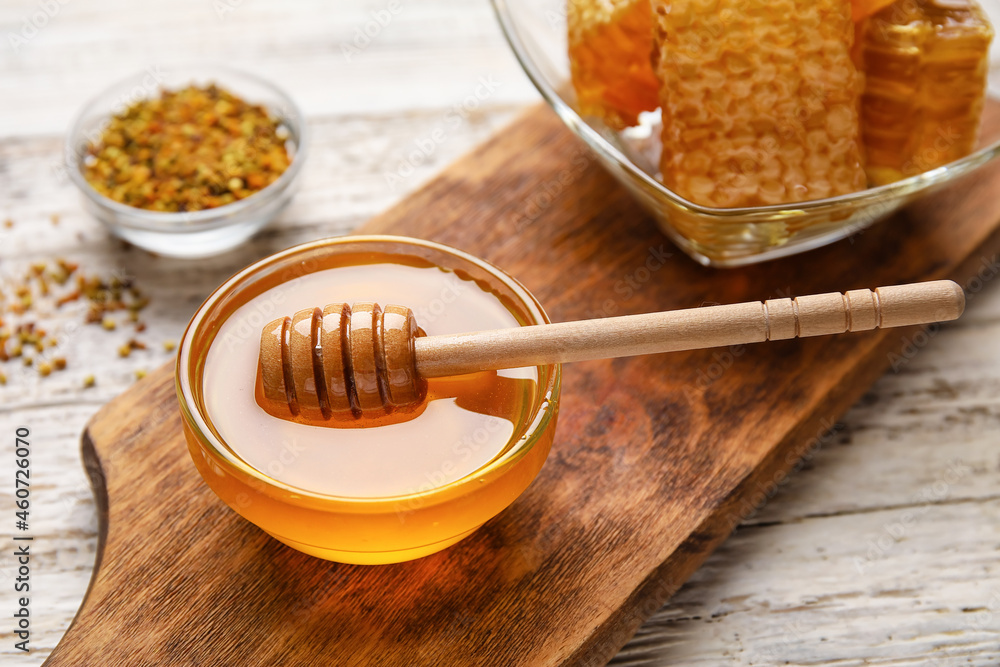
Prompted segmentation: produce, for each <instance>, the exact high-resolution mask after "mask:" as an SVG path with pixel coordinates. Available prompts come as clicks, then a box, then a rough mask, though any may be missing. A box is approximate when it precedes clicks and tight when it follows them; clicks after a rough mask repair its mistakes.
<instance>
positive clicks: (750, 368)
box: [49, 109, 1000, 665]
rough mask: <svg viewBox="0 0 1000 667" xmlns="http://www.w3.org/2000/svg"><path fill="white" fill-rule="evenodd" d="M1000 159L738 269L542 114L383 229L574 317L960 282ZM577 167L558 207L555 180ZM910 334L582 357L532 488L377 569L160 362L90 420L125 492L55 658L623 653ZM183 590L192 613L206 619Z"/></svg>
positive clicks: (981, 241) (61, 661) (977, 261)
mask: <svg viewBox="0 0 1000 667" xmlns="http://www.w3.org/2000/svg"><path fill="white" fill-rule="evenodd" d="M523 146H534V147H536V148H535V150H533V151H531V152H530V153H525V152H524V151H523V150H522V147H523ZM581 160H583V161H585V162H586V165H585V167H584V168H582V169H581V168H576V169H575V171H569V175H568V176H567V175H566V174H567V170H572V169H573V165H579V164H580V162H581ZM998 180H1000V170H998V169H997V168H990V169H988V170H986V171H984V172H982V173H980V174H978V175H976V176H974V177H972V178H969V179H966V180H965V181H964V182H963V183H961V184H958V185H956V186H955V187H952V188H950V189H948V190H946V191H943V192H941V193H939V194H938V195H936V196H935V197H933V198H931V199H928V200H925V201H924V202H923V203H922V205H921V206H920V207H917V208H915V209H913V210H910V211H909V212H908V213H905V214H903V215H900V216H897V217H896V218H895V219H893V220H891V221H888V222H886V223H883V224H882V225H879V226H876V227H874V228H872V229H870V230H869V231H867V232H866V233H864V234H861V235H860V236H858V237H855V238H854V239H851V240H850V241H845V242H842V243H839V244H836V245H834V246H831V247H828V248H825V249H822V250H820V251H816V252H813V253H811V254H810V255H808V256H805V257H799V258H791V259H788V260H782V261H778V262H773V263H770V264H766V265H762V266H758V267H751V268H746V269H739V270H735V271H728V272H719V271H713V270H710V269H705V268H703V267H700V266H698V265H695V264H694V263H693V262H690V261H688V260H687V259H685V258H683V257H681V256H679V255H677V254H676V253H675V251H673V249H672V248H671V247H670V246H669V245H668V244H666V243H665V242H664V241H663V240H662V237H661V236H660V235H659V233H658V232H656V231H655V229H654V227H653V225H652V223H651V221H649V220H648V219H647V218H646V217H645V216H644V215H643V214H642V213H641V212H640V211H639V210H638V208H637V206H636V205H635V204H634V203H633V202H632V201H631V200H630V199H629V198H628V196H627V195H626V194H625V193H624V192H623V191H621V190H620V189H619V188H618V187H617V186H616V185H615V184H614V183H613V182H612V180H611V179H610V177H608V176H607V175H606V174H604V173H603V172H602V171H601V170H599V169H598V168H597V167H596V166H595V165H594V164H593V163H592V161H590V160H589V158H588V157H587V155H586V153H585V152H583V149H582V147H581V146H580V145H578V144H577V142H576V140H575V139H574V138H572V137H571V136H570V135H569V134H568V132H567V131H566V130H565V129H563V128H562V127H561V126H560V125H559V122H558V121H557V119H556V118H555V117H554V116H553V115H552V114H551V113H550V112H549V111H548V110H544V109H535V110H533V111H531V112H530V113H529V114H528V115H527V116H525V117H524V118H522V119H521V120H520V121H519V122H517V123H516V124H515V125H513V126H512V127H511V128H509V129H508V130H507V131H505V132H501V133H500V135H499V136H498V137H496V138H495V139H494V140H492V141H490V142H489V143H487V144H486V145H485V146H483V147H482V148H481V149H479V150H477V151H476V152H475V153H474V154H472V155H471V156H469V157H468V158H466V159H464V160H463V161H461V162H459V163H458V164H456V165H455V166H453V167H452V168H450V169H449V170H447V171H446V172H445V173H444V174H443V175H442V176H440V177H439V178H437V179H435V180H434V181H433V182H431V183H430V184H429V185H428V186H427V187H426V188H424V189H423V190H421V191H420V192H418V193H417V194H415V195H414V196H412V197H410V198H409V199H408V200H406V201H405V202H404V203H403V204H401V205H400V206H398V207H397V208H395V209H393V210H392V211H390V212H388V213H386V214H385V215H383V216H380V217H379V218H378V219H376V220H374V221H373V222H372V223H370V224H369V225H367V226H366V227H365V228H364V231H365V232H369V233H370V232H376V231H377V232H385V233H390V232H391V233H407V234H412V235H419V236H422V237H425V238H431V239H433V240H436V241H441V242H445V243H449V244H451V245H454V246H457V247H459V248H461V249H464V250H467V251H470V252H473V253H476V254H479V255H482V256H484V257H485V258H486V259H489V260H491V261H493V262H494V263H497V264H498V265H500V266H502V267H504V268H505V269H507V270H508V271H510V272H511V273H513V274H514V275H516V276H518V278H519V279H521V281H522V282H524V283H525V284H526V286H527V287H528V288H529V289H531V290H532V291H533V292H534V293H535V294H536V296H538V297H539V299H540V300H541V301H542V303H544V304H545V305H546V306H547V308H548V310H549V312H550V315H552V316H553V319H555V320H568V319H574V318H581V317H587V316H593V315H594V314H600V313H604V314H607V315H612V314H618V313H629V312H642V311H645V310H652V309H664V308H676V307H682V306H691V305H697V304H699V303H701V302H704V301H707V300H709V299H710V298H711V299H719V300H725V301H727V302H736V301H745V300H749V299H751V298H763V297H766V296H770V295H775V294H777V293H778V292H779V291H784V290H787V289H788V286H789V285H794V288H795V292H796V293H806V292H826V291H833V290H835V289H848V288H855V287H871V286H874V285H877V284H891V283H897V282H904V281H914V280H920V279H926V278H943V277H952V278H955V279H957V280H959V282H961V283H965V282H966V281H967V280H968V279H969V278H970V277H971V276H973V275H975V273H976V271H978V270H980V268H981V265H982V263H983V262H988V261H990V258H991V257H992V256H993V253H995V251H996V248H997V246H998V244H1000V234H998V233H997V223H998V222H1000V201H997V200H996V198H995V197H992V196H991V191H992V189H993V188H994V187H996V185H997V183H998ZM567 181H568V185H565V186H564V187H563V188H562V190H561V191H559V192H557V193H556V194H552V193H551V192H549V193H547V196H546V197H545V198H544V204H543V203H542V199H540V198H539V193H541V192H546V191H545V189H544V186H545V184H546V183H551V182H562V183H566V182H567ZM528 206H530V209H529V208H526V207H528ZM818 267H824V269H823V270H822V271H820V270H818ZM642 268H644V269H645V271H640V269H642ZM629 279H630V280H629ZM623 286H624V287H623ZM897 345H898V338H897V337H896V336H891V337H890V336H889V335H887V334H886V332H873V333H870V334H858V335H851V336H837V337H831V338H824V339H811V340H804V341H790V342H787V343H775V344H770V345H764V346H751V347H746V348H745V349H741V350H733V351H731V356H733V358H734V359H736V361H735V362H734V363H732V364H731V365H729V366H728V368H727V369H724V370H723V372H721V374H718V373H715V372H713V365H714V364H717V361H716V360H715V359H714V358H713V357H712V356H711V353H708V352H690V353H679V354H675V355H669V356H667V355H664V356H657V357H646V358H639V359H630V360H616V361H606V362H587V363H581V364H576V365H573V366H568V367H567V368H566V373H565V385H564V392H563V409H562V415H561V417H560V419H561V423H560V432H559V434H558V436H557V441H556V445H555V447H554V448H553V452H552V454H551V456H550V459H549V461H548V462H547V464H546V466H545V468H544V469H543V471H542V473H541V475H540V477H539V478H538V480H536V482H535V483H534V484H533V485H532V486H531V487H530V488H529V489H528V491H527V492H526V493H525V494H524V495H523V496H522V497H521V498H520V499H519V500H518V501H517V502H515V504H514V505H513V506H512V507H511V508H510V509H508V510H507V511H506V512H504V513H503V514H502V515H501V516H499V517H498V518H497V519H495V520H494V521H491V522H490V523H489V524H487V526H486V527H484V529H482V530H480V531H479V532H477V533H476V534H475V535H473V536H472V537H471V538H469V539H468V540H466V541H465V542H463V543H461V544H459V545H457V546H456V547H454V548H452V549H449V550H447V551H445V552H443V553H441V554H438V555H435V556H432V557H429V558H425V559H422V560H419V561H415V562H413V563H409V564H403V565H398V566H386V567H372V568H362V567H354V566H342V565H335V564H329V563H324V562H320V561H316V560H313V559H310V558H308V557H306V556H303V555H301V554H298V553H296V552H294V551H291V550H289V549H286V548H284V547H282V546H280V545H279V544H277V543H276V542H274V541H273V540H270V539H269V538H266V537H265V536H263V535H262V534H261V533H260V531H258V530H257V529H255V528H254V527H252V526H250V525H248V524H246V523H245V522H243V521H242V520H241V519H239V518H238V517H236V516H235V515H234V514H232V513H231V512H230V511H229V510H228V509H226V508H225V507H224V506H223V505H222V504H221V503H220V502H219V501H217V500H215V498H214V497H213V496H212V495H211V494H210V492H208V491H207V489H205V487H204V485H202V484H201V483H200V480H199V479H198V478H197V475H196V473H195V471H194V468H193V465H192V464H191V463H190V461H189V460H188V459H187V453H186V450H185V448H184V446H183V444H182V442H181V440H180V437H179V430H180V429H179V418H178V417H177V415H176V412H175V407H174V405H173V396H172V385H171V382H170V373H169V369H162V370H161V371H158V372H157V373H155V374H153V375H152V376H150V377H149V378H147V379H146V380H144V381H143V382H142V383H140V384H139V385H137V387H136V390H135V391H132V392H129V393H127V394H125V395H123V396H122V397H121V398H120V399H117V400H116V401H114V402H112V403H111V404H109V405H108V406H106V407H105V408H104V409H103V410H102V411H101V412H100V413H99V415H98V416H97V417H95V419H94V421H93V422H92V423H91V425H90V427H89V429H88V432H87V435H86V440H85V452H86V453H87V458H88V460H89V461H90V464H89V465H90V470H91V474H92V477H93V478H94V479H95V485H96V486H98V487H100V486H101V485H103V486H104V487H106V490H107V492H108V494H109V498H110V501H109V504H108V506H107V508H106V517H105V520H104V521H102V528H103V529H104V537H103V544H104V548H103V556H102V558H101V561H100V566H99V567H98V569H97V572H96V574H95V577H94V580H93V582H92V585H91V588H90V591H89V594H88V597H87V599H86V601H85V603H84V605H83V607H82V608H81V610H80V613H79V615H78V617H77V619H76V621H75V622H74V624H73V626H72V627H71V629H70V630H69V632H68V633H67V635H66V637H65V639H64V640H63V642H62V643H61V644H60V645H59V646H58V647H57V648H56V650H55V651H54V652H53V653H52V655H51V657H50V660H49V663H50V664H52V665H69V664H73V665H76V664H93V663H95V662H102V663H110V664H136V663H141V664H180V663H183V664H201V663H209V664H212V663H214V662H217V661H218V660H219V656H226V660H227V661H228V662H230V663H231V664H277V663H280V664H311V663H312V662H314V661H315V660H317V657H316V656H322V657H323V659H324V660H326V661H334V662H337V663H338V664H350V665H354V664H357V665H363V664H406V665H419V664H428V665H430V664H434V665H436V664H469V665H492V664H496V665H516V664H532V665H598V664H603V663H604V662H606V661H607V660H608V659H610V658H611V657H612V656H613V655H614V653H615V652H616V650H617V649H618V648H619V647H620V646H621V645H622V644H624V642H625V641H626V640H627V638H628V637H629V636H630V635H631V634H632V633H633V632H634V631H635V629H636V628H637V627H638V626H639V625H640V623H641V622H642V620H643V619H644V618H646V617H647V616H649V615H650V614H652V613H653V612H654V611H656V609H657V608H658V607H659V605H660V604H661V603H662V602H663V601H664V600H665V599H666V598H667V597H668V596H669V595H671V594H672V593H673V592H674V591H675V590H676V589H677V587H678V586H679V585H680V584H681V583H682V582H683V581H684V580H685V579H686V578H687V577H688V576H690V574H691V573H692V572H693V571H694V569H695V568H696V567H697V566H698V565H699V564H700V563H701V562H702V561H703V560H704V559H705V557H706V556H707V555H708V554H709V553H710V552H711V551H712V549H714V548H715V547H716V546H717V545H718V544H719V543H720V542H721V541H722V540H723V539H724V538H725V536H726V535H728V534H729V532H730V531H731V530H732V529H733V528H734V527H735V526H736V525H737V524H738V523H740V522H741V521H742V520H743V519H744V518H746V517H747V516H749V515H750V514H751V513H752V512H754V511H755V510H756V508H757V507H758V506H759V505H761V504H763V502H764V501H765V500H766V498H767V497H768V495H770V493H771V487H772V486H776V485H777V484H779V483H780V482H781V481H782V480H783V479H784V478H785V476H786V475H787V472H788V471H789V470H790V469H791V468H792V467H793V466H794V465H795V463H796V461H797V460H798V457H799V456H800V455H801V454H802V453H803V452H804V451H806V448H807V447H808V446H809V443H810V440H811V439H813V440H814V439H815V436H816V433H817V431H820V432H821V431H822V425H823V424H827V425H829V424H831V423H832V422H833V420H835V418H836V417H837V416H839V415H840V414H842V413H843V411H844V410H846V408H847V407H848V406H849V405H850V404H851V403H852V402H854V401H855V400H856V399H857V398H858V397H859V396H860V395H861V394H862V393H863V392H864V390H865V389H866V388H867V387H868V386H869V385H870V383H871V382H872V381H874V380H875V379H876V378H877V377H878V375H879V374H881V372H882V371H883V370H884V368H885V367H886V366H887V365H888V364H889V359H890V356H889V355H890V354H891V353H892V352H893V349H894V348H895V347H896V346H897ZM140 480H141V483H140ZM179 608H180V609H191V610H197V612H198V613H197V618H198V622H199V624H198V627H197V629H196V631H195V632H196V634H193V633H192V627H191V625H190V622H189V621H190V617H189V616H188V615H185V614H178V613H177V610H178V609H179Z"/></svg>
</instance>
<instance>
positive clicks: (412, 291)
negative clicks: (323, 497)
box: [203, 257, 538, 498]
mask: <svg viewBox="0 0 1000 667" xmlns="http://www.w3.org/2000/svg"><path fill="white" fill-rule="evenodd" d="M344 300H347V301H348V302H350V301H373V302H376V303H383V304H389V303H391V304H399V305H403V306H407V307H409V308H411V309H412V310H413V311H414V313H415V315H416V317H417V322H418V324H419V325H420V326H421V327H422V328H423V329H424V330H425V331H426V332H427V333H428V335H435V334H445V333H459V332H463V331H477V330H482V329H493V328H503V327H511V326H518V322H517V320H516V319H515V318H514V316H513V315H512V314H511V313H510V312H509V311H508V310H507V309H506V308H505V306H504V304H503V303H501V301H500V300H499V299H498V298H497V297H496V296H494V295H493V294H491V293H489V292H486V291H484V290H483V289H482V288H481V287H480V286H479V285H477V284H476V283H475V282H472V281H470V280H463V279H461V278H460V277H459V276H458V275H456V274H455V273H453V272H450V271H444V270H441V269H439V268H437V267H433V266H426V267H419V266H412V265H403V264H397V263H393V262H392V260H391V258H390V257H385V258H382V259H377V258H370V261H368V262H367V263H364V264H358V265H345V266H341V267H337V268H332V269H326V270H322V271H316V272H313V273H309V274H306V275H304V276H301V277H298V278H295V279H294V280H292V281H289V282H287V283H283V284H280V285H278V286H276V287H274V288H272V289H270V290H267V291H265V292H263V293H261V294H259V295H257V296H256V297H254V298H253V299H251V300H250V301H248V302H247V303H245V304H243V305H242V306H240V307H239V308H238V309H237V310H235V311H234V312H233V313H232V314H231V315H230V316H229V317H228V318H227V319H226V320H225V322H224V323H223V324H222V327H221V328H220V330H219V333H218V335H217V336H216V338H215V341H214V342H213V344H212V346H211V348H210V349H209V351H208V354H207V357H206V361H205V370H204V379H203V383H204V402H205V407H206V411H207V413H208V415H210V418H211V421H212V425H213V427H214V428H215V430H216V431H217V432H218V433H219V435H220V436H221V438H222V440H223V441H224V442H225V443H226V444H227V445H228V446H229V448H230V449H231V450H232V451H233V452H234V453H235V454H236V455H237V456H239V457H240V458H241V459H243V460H244V461H245V462H246V463H248V464H249V465H250V466H252V467H253V468H255V469H256V470H258V471H260V472H261V473H263V474H265V475H267V476H269V477H272V478H274V479H276V480H279V481H281V482H284V483H286V484H289V485H292V486H295V487H298V488H301V489H304V490H308V491H312V492H317V493H323V494H328V495H333V496H339V497H349V498H378V497H390V496H400V495H406V494H412V493H419V492H424V491H427V490H429V489H432V488H437V487H440V486H444V485H446V484H449V483H451V482H454V481H455V480H458V479H460V478H462V477H465V476H466V475H468V474H470V473H472V472H474V471H475V470H477V469H479V468H481V467H483V466H484V465H486V464H487V463H489V462H490V461H492V460H493V459H495V458H496V457H497V456H498V455H500V454H501V453H502V452H504V451H506V450H507V449H508V448H509V447H510V446H512V444H513V443H514V442H516V441H517V438H518V437H519V436H520V435H521V433H522V432H523V430H524V428H525V426H526V425H525V423H524V422H525V420H526V419H527V418H528V414H527V412H528V411H529V410H530V406H531V405H532V403H533V401H534V399H535V396H536V394H537V377H538V374H537V369H535V368H526V369H513V370H505V371H499V372H490V373H478V374H474V375H470V376H463V377H459V378H440V379H432V380H430V381H429V382H428V396H427V401H426V403H425V404H424V405H423V406H422V407H421V409H420V410H419V411H418V412H417V414H416V415H415V416H413V417H412V418H410V419H407V420H406V421H403V422H401V423H391V424H385V423H384V422H382V421H379V422H373V423H372V424H365V423H360V422H359V423H357V424H351V426H355V427H356V428H331V427H330V424H329V423H317V424H313V423H310V422H309V421H308V420H298V421H293V420H288V419H281V418H278V417H275V416H272V415H270V414H268V413H267V412H265V411H264V410H263V409H262V408H260V407H259V405H258V404H257V401H256V398H255V385H256V373H257V355H258V351H259V341H260V328H261V324H262V320H263V319H270V317H273V316H276V315H280V314H281V313H292V312H296V311H298V310H301V309H303V308H309V307H316V306H323V305H324V304H326V303H329V302H337V301H344ZM265 313H266V314H267V316H266V317H265V315H264V314H265ZM365 426H370V427H368V428H365Z"/></svg>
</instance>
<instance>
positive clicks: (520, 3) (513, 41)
mask: <svg viewBox="0 0 1000 667" xmlns="http://www.w3.org/2000/svg"><path fill="white" fill-rule="evenodd" d="M566 3H567V0H493V6H494V8H495V9H496V13H497V17H498V18H499V21H500V26H501V28H502V29H503V31H504V34H505V35H506V37H507V41H508V42H509V43H510V45H511V47H512V48H513V50H514V54H515V55H516V56H517V59H518V60H519V61H520V63H521V65H522V67H524V71H525V72H526V73H527V75H528V77H529V78H530V79H531V80H532V82H533V83H534V84H535V86H536V87H537V88H538V90H539V92H541V94H542V96H543V97H544V98H545V99H546V101H548V103H549V104H550V105H551V106H552V108H553V109H554V110H555V112H556V113H557V114H558V115H559V117H560V118H561V119H562V120H563V122H565V123H566V125H567V126H568V127H569V128H570V129H571V130H572V131H573V132H574V133H576V135H577V136H579V137H580V138H581V139H583V141H584V142H585V143H586V144H587V145H588V146H589V147H590V148H591V150H592V151H593V152H594V154H595V155H596V156H597V158H598V160H599V161H600V162H601V164H603V165H604V167H605V168H606V169H607V170H608V171H609V172H611V174H612V175H613V176H614V177H615V178H616V179H617V180H618V181H619V182H620V183H621V184H622V185H624V186H625V188H626V189H627V190H628V191H629V192H630V193H631V194H632V195H633V196H634V197H635V198H636V200H638V202H639V203H640V204H641V205H642V206H643V207H644V208H645V209H646V210H648V211H649V212H650V213H651V214H652V215H653V217H654V218H655V219H656V222H657V223H658V225H659V226H660V228H661V229H662V230H663V232H664V233H665V234H666V235H667V236H668V237H669V238H670V240H671V241H672V242H673V243H674V244H676V245H677V246H678V247H679V248H681V249H682V250H683V251H684V252H685V253H687V254H688V255H689V256H691V257H692V258H693V259H694V260H696V261H698V262H699V263H701V264H704V265H706V266H715V267H735V266H742V265H746V264H756V263H758V262H763V261H765V260H770V259H776V258H778V257H785V256H787V255H794V254H797V253H800V252H804V251H806V250H812V249H813V248H818V247H820V246H823V245H827V244H829V243H833V242H834V241H838V240H840V239H843V238H847V237H849V236H852V235H854V234H857V233H858V232H860V231H861V230H863V229H864V228H866V227H868V226H869V225H871V224H873V223H875V222H878V221H879V220H882V219H884V218H886V217H888V216H889V215H890V214H892V213H893V212H895V211H896V210H898V209H899V208H901V207H903V206H905V205H907V204H909V203H910V202H912V201H914V200H916V199H917V198H919V197H922V196H923V195H925V194H927V193H929V192H931V191H933V190H934V189H936V188H939V187H941V186H943V185H945V184H947V183H950V182H952V181H954V180H955V179H957V178H959V177H961V176H965V175H966V174H968V173H970V172H972V171H974V170H975V169H978V168H979V167H981V166H983V165H985V164H986V163H988V162H990V161H992V160H993V159H995V158H996V157H997V156H998V155H1000V122H997V116H998V115H1000V105H998V99H1000V97H998V96H997V90H998V87H997V84H998V83H1000V82H998V80H997V77H998V71H997V66H996V64H995V63H996V58H995V57H994V58H993V62H994V65H993V68H992V69H991V71H990V97H989V99H988V100H987V104H986V109H985V112H984V120H986V121H987V122H984V130H983V133H982V135H981V136H980V139H979V148H978V150H977V151H976V152H974V153H973V154H971V155H969V156H967V157H965V158H962V159H961V160H957V161H955V162H952V163H951V164H948V165H945V166H942V167H939V168H937V169H933V170H931V171H927V172H924V173H923V174H919V175H917V176H912V177H910V178H907V179H905V180H902V181H898V182H896V183H892V184H890V185H884V186H881V187H877V188H870V189H867V190H862V191H860V192H855V193H852V194H849V195H842V196H838V197H831V198H828V199H818V200H815V201H808V202H801V203H796V204H781V205H775V206H758V207H747V208H731V209H724V208H711V207H706V206H699V205H697V204H693V203H691V202H689V201H687V200H686V199H684V198H683V197H681V196H679V195H677V194H675V193H674V192H672V191H671V190H669V189H667V188H666V187H665V186H664V185H663V184H662V183H661V182H659V181H658V180H657V178H656V177H657V174H658V171H659V169H658V167H657V166H656V165H657V163H658V161H659V159H658V155H659V136H660V121H659V118H658V114H643V117H642V118H641V121H642V123H641V124H640V126H638V127H635V128H628V129H626V130H623V131H617V130H614V129H612V128H610V127H608V126H607V125H606V124H605V123H604V122H602V121H601V120H600V119H597V118H593V117H587V118H582V117H581V116H580V115H579V114H578V113H577V111H576V94H575V92H574V90H573V86H572V83H571V82H570V74H569V58H568V55H567V32H566ZM984 9H986V10H987V12H988V13H989V14H990V18H991V19H992V20H994V21H997V20H1000V5H998V3H997V2H996V0H991V1H990V2H987V3H984ZM998 42H1000V40H994V53H996V51H997V49H1000V46H998Z"/></svg>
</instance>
